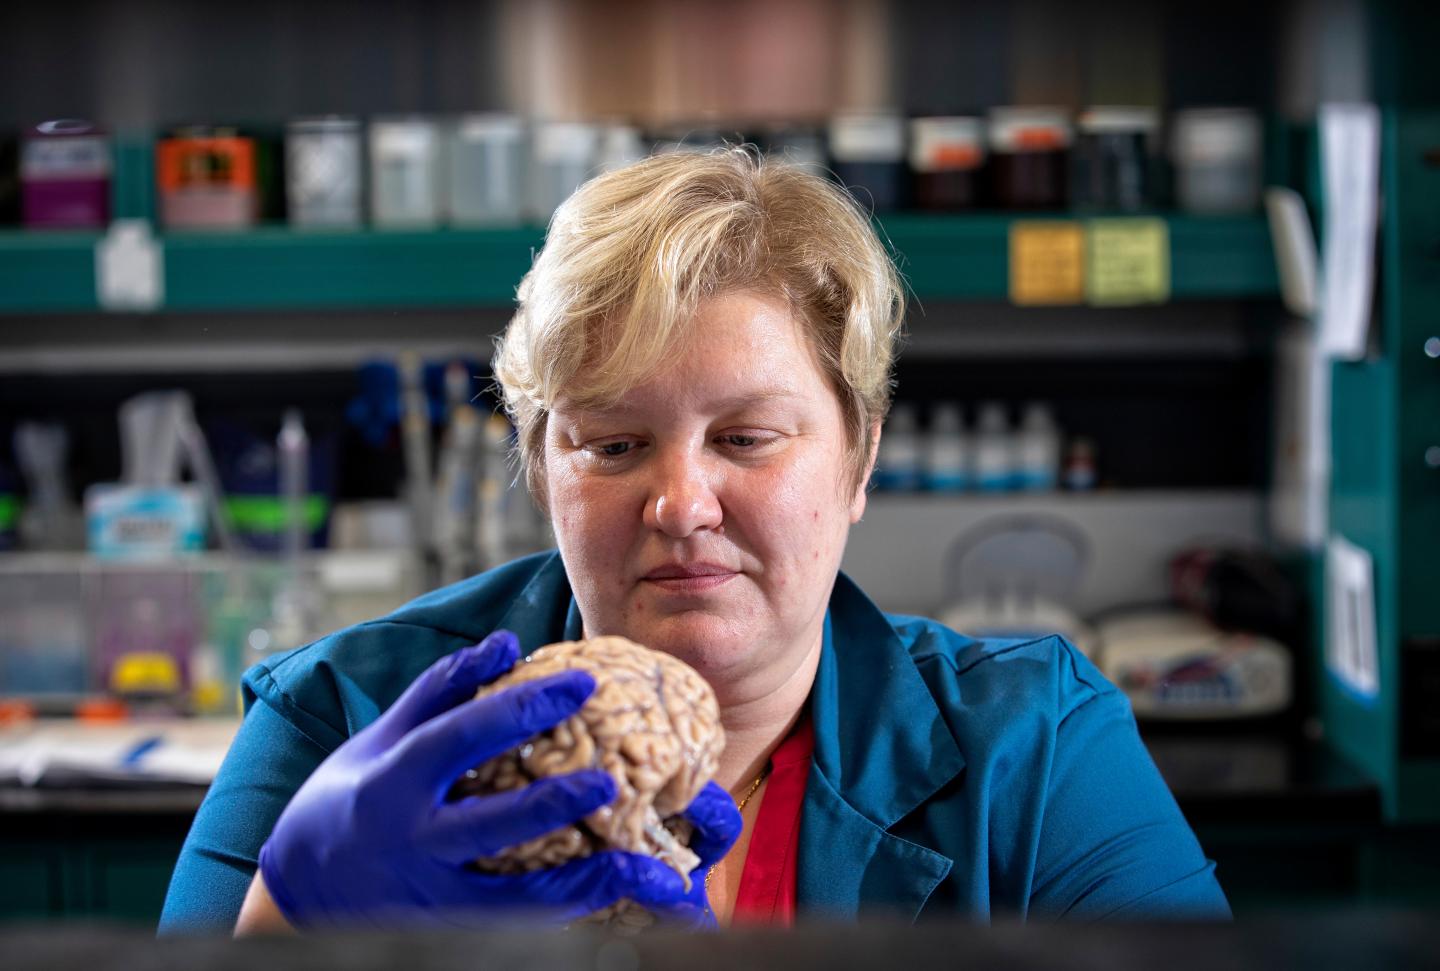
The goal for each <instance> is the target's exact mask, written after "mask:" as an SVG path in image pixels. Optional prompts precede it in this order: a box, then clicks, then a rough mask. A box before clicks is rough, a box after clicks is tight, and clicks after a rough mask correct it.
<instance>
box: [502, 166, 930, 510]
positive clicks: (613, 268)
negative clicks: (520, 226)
mask: <svg viewBox="0 0 1440 971" xmlns="http://www.w3.org/2000/svg"><path fill="white" fill-rule="evenodd" d="M737 291H751V292H757V293H761V294H765V295H769V296H775V297H779V298H781V299H784V300H785V301H787V302H788V303H789V305H790V306H791V308H793V311H794V313H795V315H796V319H797V320H798V321H799V322H800V324H801V327H802V330H803V331H804V333H805V334H806V336H807V337H808V340H809V343H810V345H811V347H812V348H813V349H814V351H815V356H816V361H817V363H818V364H819V366H820V369H821V371H822V373H823V374H824V375H825V377H826V378H827V380H828V381H829V383H830V385H831V386H832V388H833V389H834V391H835V394H836V397H837V398H838V399H839V402H840V407H841V412H842V414H843V416H844V419H845V426H846V434H847V442H846V448H847V453H848V457H849V461H850V464H851V467H852V470H853V472H854V480H853V481H854V484H855V485H859V483H860V479H861V477H862V476H863V475H864V471H865V469H866V467H867V466H868V465H869V462H870V458H871V455H870V451H871V436H870V428H871V426H872V424H873V423H875V422H878V421H882V420H883V419H884V417H885V413H886V410H887V409H888V408H889V404H890V383H891V382H890V371H891V365H892V363H893V361H894V356H895V346H896V342H897V339H898V338H899V334H900V327H901V322H902V320H903V318H904V311H905V297H904V290H903V288H902V284H901V280H900V277H899V274H898V273H897V272H896V270H895V267H894V264H893V263H892V262H891V260H890V256H889V254H888V252H887V251H886V248H885V246H884V245H883V244H882V243H881V241H880V239H879V237H878V236H877V235H876V233H875V230H874V229H873V228H872V226H871V225H870V220H869V218H868V217H867V215H866V213H865V212H864V211H862V210H861V208H860V207H859V206H858V205H857V204H856V203H855V202H854V200H853V199H851V198H850V196H849V194H848V193H846V192H845V191H844V190H843V189H841V188H839V187H837V186H835V185H833V184H832V183H830V182H827V181H825V180H824V179H822V178H820V177H818V176H815V175H812V174H810V173H809V172H807V171H805V170H804V169H802V168H799V167H797V166H794V165H789V164H785V163H781V162H776V161H771V160H768V159H766V158H765V157H763V156H761V155H759V154H758V153H756V152H754V151H752V150H750V149H747V148H729V149H717V150H715V151H712V152H708V153H703V154H682V153H674V154H669V155H659V156H655V157H653V158H649V159H646V160H645V161H642V162H637V163H636V164H634V165H631V166H628V167H626V168H623V169H619V170H617V171H614V172H610V173H608V174H605V175H601V176H599V177H597V178H595V179H592V180H591V181H589V182H587V183H585V185H583V186H581V187H580V188H579V189H578V190H577V191H576V192H575V194H574V195H572V196H571V197H570V198H569V199H568V200H567V201H566V202H565V203H564V204H563V205H562V206H561V207H560V208H559V209H558V210H557V211H556V213H555V216H554V218H553V219H552V220H551V222H550V230H549V233H548V235H547V238H546V242H545V247H544V249H542V250H541V251H540V254H539V255H538V256H537V257H536V259H535V262H534V265H533V266H532V267H531V269H530V272H529V273H527V274H525V278H524V279H523V280H521V282H520V288H519V291H518V295H517V296H518V299H517V303H518V309H517V310H516V312H515V315H514V317H512V318H511V320H510V324H509V326H508V327H507V328H506V330H505V333H504V335H503V336H502V337H501V338H499V339H498V340H497V342H496V351H495V357H494V361H493V367H494V372H495V377H496V379H497V381H498V382H499V385H500V389H501V391H502V393H503V397H504V406H505V410H506V411H507V412H508V414H509V415H510V418H511V420H512V421H513V422H514V423H515V427H516V429H517V433H518V450H519V454H520V460H521V462H522V463H523V466H524V469H525V475H526V481H527V483H528V484H529V486H530V490H531V493H532V495H534V497H535V498H536V500H537V501H538V502H540V503H541V504H542V505H544V502H545V489H544V485H545V482H544V461H543V455H544V443H545V426H546V420H547V418H548V416H549V413H550V411H551V410H552V409H553V408H554V406H555V402H556V400H557V399H558V398H559V397H560V395H561V393H562V392H563V393H564V395H565V396H566V397H567V398H568V399H569V400H570V401H571V402H573V403H575V404H576V405H578V406H580V407H587V406H591V407H604V406H607V405H611V404H614V403H615V402H617V401H619V400H620V399H621V398H622V397H623V396H624V394H625V392H626V391H627V390H629V389H630V388H632V387H634V386H635V385H636V384H638V383H640V382H641V381H643V380H645V379H646V377H647V376H649V375H651V374H653V373H655V372H656V371H657V370H659V368H660V365H661V363H662V362H663V361H665V360H666V359H667V355H669V354H671V353H672V352H673V349H674V347H675V346H676V345H677V344H678V343H679V342H680V341H681V340H683V338H684V336H685V332H686V327H687V325H688V323H689V321H690V320H691V319H692V318H693V316H694V314H695V309H696V306H697V304H698V303H699V302H700V301H701V300H703V299H705V298H706V297H711V296H716V295H719V294H722V293H730V292H737Z"/></svg>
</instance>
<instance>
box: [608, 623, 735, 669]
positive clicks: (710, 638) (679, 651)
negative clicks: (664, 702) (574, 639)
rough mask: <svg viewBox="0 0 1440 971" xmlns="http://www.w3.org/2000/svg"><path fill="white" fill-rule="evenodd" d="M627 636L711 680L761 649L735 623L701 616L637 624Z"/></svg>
mask: <svg viewBox="0 0 1440 971" xmlns="http://www.w3.org/2000/svg"><path fill="white" fill-rule="evenodd" d="M626 636H627V637H629V638H630V639H631V640H632V641H635V642H637V643H640V644H644V645H645V646H646V647H649V648H653V649H654V650H657V651H664V652H665V653H666V654H669V655H671V656H672V657H677V658H679V659H680V660H682V661H684V662H685V663H686V664H688V665H690V666H691V667H692V668H694V669H695V670H696V671H699V672H700V673H701V674H702V675H704V676H705V677H706V678H707V679H709V680H713V679H714V677H715V676H716V675H721V674H723V673H724V672H725V671H726V670H728V669H730V668H732V667H734V666H735V665H738V664H740V663H742V662H743V661H745V660H746V659H747V658H748V657H749V656H750V655H751V654H752V653H753V652H754V651H755V649H756V648H757V647H758V646H759V645H758V644H757V643H756V640H755V638H754V637H753V636H748V635H746V634H745V633H744V632H742V631H740V630H738V629H737V627H736V625H735V624H734V622H733V621H727V620H725V619H724V618H721V617H715V616H712V615H708V614H699V613H695V614H684V615H680V616H673V617H666V618H664V619H662V620H658V621H657V622H653V623H650V624H643V625H638V628H637V629H634V630H632V631H631V632H630V633H628V634H626Z"/></svg>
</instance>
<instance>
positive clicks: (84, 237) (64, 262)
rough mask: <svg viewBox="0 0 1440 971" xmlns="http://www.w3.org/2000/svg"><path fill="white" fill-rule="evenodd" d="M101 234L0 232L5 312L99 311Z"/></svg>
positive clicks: (0, 308) (0, 301)
mask: <svg viewBox="0 0 1440 971" xmlns="http://www.w3.org/2000/svg"><path fill="white" fill-rule="evenodd" d="M99 239H100V234H99V233H96V232H58V231H56V232H33V231H24V230H0V313H10V314H17V313H63V312H67V311H86V310H95V309H96V308H97V307H98V306H99V304H98V303H97V301H96V299H95V243H96V242H97V241H98V240H99Z"/></svg>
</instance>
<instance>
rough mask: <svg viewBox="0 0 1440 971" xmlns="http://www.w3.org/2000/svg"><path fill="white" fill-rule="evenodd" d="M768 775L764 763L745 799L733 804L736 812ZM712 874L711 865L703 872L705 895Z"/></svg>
mask: <svg viewBox="0 0 1440 971" xmlns="http://www.w3.org/2000/svg"><path fill="white" fill-rule="evenodd" d="M769 774H770V763H769V762H766V763H765V768H763V769H761V770H760V774H759V775H757V776H756V777H755V781H754V782H752V783H750V788H749V790H747V791H746V793H745V798H743V799H741V800H740V801H739V802H737V803H736V804H735V809H736V810H737V811H738V812H742V813H743V812H744V811H745V804H746V803H748V802H749V801H750V797H751V796H753V795H755V791H756V790H757V789H759V788H760V783H762V782H764V781H765V777H766V776H767V775H769ZM716 862H719V861H716ZM714 872H715V867H714V866H713V865H712V866H711V867H710V869H708V870H706V871H705V892H706V893H707V894H708V893H709V892H710V876H711V874H713V873H714Z"/></svg>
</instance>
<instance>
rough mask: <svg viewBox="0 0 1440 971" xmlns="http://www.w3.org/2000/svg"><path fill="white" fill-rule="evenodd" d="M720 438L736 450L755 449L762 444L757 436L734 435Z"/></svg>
mask: <svg viewBox="0 0 1440 971" xmlns="http://www.w3.org/2000/svg"><path fill="white" fill-rule="evenodd" d="M720 438H721V441H723V442H724V443H725V444H726V445H731V446H734V447H735V448H754V447H755V446H756V445H758V444H759V443H760V439H759V437H757V436H755V435H739V434H734V433H732V434H729V435H721V436H720Z"/></svg>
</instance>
